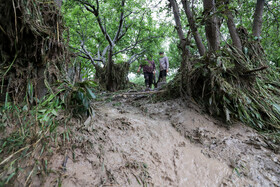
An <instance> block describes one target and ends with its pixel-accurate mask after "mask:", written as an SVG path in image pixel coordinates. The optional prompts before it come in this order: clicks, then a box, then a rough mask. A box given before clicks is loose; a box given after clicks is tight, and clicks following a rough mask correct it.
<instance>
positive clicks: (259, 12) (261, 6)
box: [253, 0, 265, 38]
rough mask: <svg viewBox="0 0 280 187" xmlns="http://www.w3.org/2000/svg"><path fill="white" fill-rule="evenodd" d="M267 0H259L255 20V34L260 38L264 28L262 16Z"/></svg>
mask: <svg viewBox="0 0 280 187" xmlns="http://www.w3.org/2000/svg"><path fill="white" fill-rule="evenodd" d="M264 3H265V0H257V4H256V10H255V14H254V21H253V35H254V36H255V37H258V38H260V36H261V29H262V16H263V9H264Z"/></svg>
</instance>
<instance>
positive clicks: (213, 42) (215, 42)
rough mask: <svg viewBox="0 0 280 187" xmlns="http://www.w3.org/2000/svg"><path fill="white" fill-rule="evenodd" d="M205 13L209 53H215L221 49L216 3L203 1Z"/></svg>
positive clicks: (209, 0) (208, 0)
mask: <svg viewBox="0 0 280 187" xmlns="http://www.w3.org/2000/svg"><path fill="white" fill-rule="evenodd" d="M203 7H204V13H205V14H206V20H205V32H206V38H207V41H208V48H209V51H211V52H215V51H217V50H219V48H220V34H219V26H218V19H217V17H216V16H215V15H214V13H215V1H214V0H203Z"/></svg>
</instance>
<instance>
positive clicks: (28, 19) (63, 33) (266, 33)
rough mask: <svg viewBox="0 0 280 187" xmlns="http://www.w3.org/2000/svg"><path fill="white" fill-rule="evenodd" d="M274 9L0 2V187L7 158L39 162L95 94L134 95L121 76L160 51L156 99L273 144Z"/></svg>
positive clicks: (279, 72)
mask: <svg viewBox="0 0 280 187" xmlns="http://www.w3.org/2000/svg"><path fill="white" fill-rule="evenodd" d="M279 7H280V1H278V0H267V1H265V0H256V1H255V0H248V1H245V0H235V1H229V0H226V1H220V0H216V1H213V0H203V1H200V0H192V1H189V0H166V1H152V0H151V1H146V0H130V1H128V0H67V1H62V0H55V1H47V0H38V1H35V0H28V1H27V0H11V1H6V0H0V41H1V43H0V59H1V60H0V64H1V67H0V75H1V76H0V77H1V93H0V130H1V131H3V132H4V131H5V130H7V129H9V133H7V134H5V133H3V134H1V138H0V155H1V159H0V168H1V173H0V179H1V182H0V186H1V185H4V186H5V185H7V184H10V182H11V181H13V180H12V179H15V178H16V177H17V175H18V173H19V172H20V171H19V167H17V166H16V164H15V163H16V162H17V161H16V160H17V159H16V160H15V156H17V157H19V158H21V159H23V158H25V154H27V153H28V154H32V155H34V154H35V152H36V151H38V150H39V149H41V150H42V153H41V154H43V150H44V148H43V147H44V146H42V145H43V144H47V142H50V140H51V139H52V137H53V135H52V132H53V131H55V130H54V129H56V127H57V126H59V125H61V124H67V123H70V121H75V120H76V119H77V118H81V119H82V118H84V117H85V116H88V115H91V114H93V113H94V111H93V109H92V106H91V102H92V101H93V100H94V99H96V96H97V95H99V94H100V93H103V92H108V93H110V92H118V91H120V90H131V89H135V90H137V89H138V88H139V87H140V89H142V88H141V86H139V85H137V83H132V80H131V79H129V78H128V77H129V75H135V76H137V75H136V72H137V68H138V67H139V65H141V63H143V61H144V60H145V59H146V58H149V59H150V60H152V59H153V60H154V61H155V62H156V68H158V66H159V64H158V61H159V58H160V56H159V55H158V54H159V52H161V51H164V52H165V54H166V56H167V57H168V58H169V63H170V67H169V69H172V70H174V71H175V73H174V74H173V75H172V77H174V78H173V79H172V80H170V81H169V82H168V84H167V85H166V86H165V87H164V89H165V90H164V91H160V94H159V95H160V97H161V99H162V98H164V99H170V98H178V97H180V98H183V99H185V101H186V102H195V103H197V104H198V105H199V106H201V107H203V109H204V110H205V111H207V112H208V113H209V114H210V115H212V116H215V117H217V118H219V119H221V120H223V121H225V122H226V123H227V124H228V125H230V124H233V123H235V122H236V121H241V122H243V123H244V124H246V125H249V126H251V127H253V128H254V129H257V130H258V131H260V132H262V133H265V134H266V135H267V137H269V138H271V140H272V141H274V143H277V144H279V143H280V83H279V78H280V69H279V68H280V47H279V46H280V35H279V29H280V25H279V24H280V16H279V15H280V9H279ZM170 75H171V73H169V76H170ZM170 77H171V76H170ZM138 90H139V89H138ZM62 116H63V117H62ZM11 129H13V130H11ZM68 133H69V132H68V131H67V132H66V131H65V135H64V136H65V137H67V136H69V134H68ZM68 138H69V137H68ZM37 149H38V150H37ZM37 159H38V160H39V159H40V156H37ZM19 160H20V159H19ZM34 160H36V159H34ZM11 162H13V163H11ZM33 164H34V165H35V161H34V162H33ZM31 165H32V164H31ZM2 171H3V172H2ZM28 182H29V178H27V180H26V185H27V184H28Z"/></svg>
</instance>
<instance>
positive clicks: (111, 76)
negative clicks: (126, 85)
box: [106, 46, 115, 91]
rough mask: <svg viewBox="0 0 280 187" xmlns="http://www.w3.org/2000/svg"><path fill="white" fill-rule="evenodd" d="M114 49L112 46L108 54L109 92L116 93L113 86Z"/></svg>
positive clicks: (107, 85)
mask: <svg viewBox="0 0 280 187" xmlns="http://www.w3.org/2000/svg"><path fill="white" fill-rule="evenodd" d="M112 70H113V47H112V46H110V48H109V53H108V62H107V76H108V78H107V84H106V87H107V90H109V91H115V88H114V84H113V75H112V74H113V71H112Z"/></svg>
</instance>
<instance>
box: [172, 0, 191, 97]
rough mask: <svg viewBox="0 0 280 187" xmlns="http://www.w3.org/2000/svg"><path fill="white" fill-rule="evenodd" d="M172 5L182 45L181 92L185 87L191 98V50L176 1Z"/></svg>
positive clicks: (180, 46)
mask: <svg viewBox="0 0 280 187" xmlns="http://www.w3.org/2000/svg"><path fill="white" fill-rule="evenodd" d="M170 4H171V6H172V9H173V14H174V19H175V23H176V27H175V28H176V30H177V33H178V36H179V38H180V45H179V48H180V49H181V51H182V62H181V67H180V71H181V84H182V85H181V92H182V91H183V90H185V87H186V89H187V94H188V95H189V96H191V89H190V81H189V76H188V74H189V72H190V70H191V64H190V61H189V50H188V48H187V41H186V38H185V36H184V33H183V29H182V25H181V20H180V13H179V8H178V4H177V2H176V0H170Z"/></svg>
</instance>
